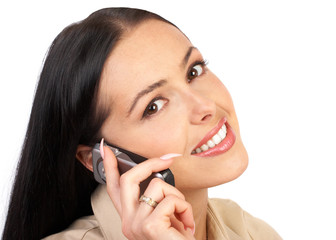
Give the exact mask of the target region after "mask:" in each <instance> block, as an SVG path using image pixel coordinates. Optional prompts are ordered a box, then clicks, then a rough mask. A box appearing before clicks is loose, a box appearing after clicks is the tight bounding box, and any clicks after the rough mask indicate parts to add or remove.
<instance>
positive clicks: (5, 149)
mask: <svg viewBox="0 0 336 240" xmlns="http://www.w3.org/2000/svg"><path fill="white" fill-rule="evenodd" d="M5 2H6V3H5ZM137 2H140V1H133V2H131V1H87V2H86V1H65V0H62V1H24V0H21V1H15V0H13V1H2V2H1V6H0V9H1V14H0V31H1V37H0V66H1V72H0V76H1V78H0V81H1V85H0V106H1V118H0V134H1V138H0V151H1V157H0V161H1V167H0V191H1V195H0V209H1V214H0V219H1V222H0V229H1V232H2V228H3V222H4V219H5V212H6V211H5V209H6V207H7V205H8V199H9V192H10V187H11V183H12V181H13V178H14V173H13V172H14V169H15V165H16V162H17V159H18V156H19V152H20V148H21V145H22V142H23V137H24V134H25V129H26V126H27V122H28V119H29V113H30V108H31V103H32V99H33V95H34V89H35V86H36V81H37V79H38V75H39V72H40V69H41V64H42V60H43V58H44V55H45V53H46V51H47V49H48V47H49V45H50V43H51V42H52V40H53V39H54V38H55V36H56V35H57V34H58V33H59V32H60V31H61V30H62V29H63V28H64V27H65V26H67V25H68V24H70V23H72V22H74V21H78V20H81V19H83V18H85V17H86V16H87V15H88V14H90V13H91V12H93V11H94V10H97V9H99V8H102V7H108V6H132V7H139V8H144V9H147V10H151V11H154V12H156V13H158V14H160V15H162V16H163V17H165V18H167V19H168V20H170V21H172V22H173V23H175V24H176V25H177V26H179V27H180V28H181V30H182V31H184V32H185V33H186V35H187V36H188V37H189V38H190V39H191V40H192V42H193V43H194V44H195V45H196V46H197V47H198V48H199V49H200V50H201V52H202V53H203V55H204V56H205V58H206V59H208V60H209V67H210V69H212V71H213V72H215V73H216V74H217V76H218V77H219V78H220V79H222V81H223V83H224V84H225V85H226V86H227V87H228V89H229V90H230V92H231V94H232V97H233V100H234V102H235V106H236V111H237V114H238V117H239V120H240V125H241V133H242V137H243V140H244V143H245V146H246V148H247V150H248V152H249V156H250V165H249V168H248V170H247V171H246V172H245V173H244V174H243V176H241V177H240V178H239V179H237V180H235V181H233V182H232V183H228V184H225V185H223V186H220V187H215V188H213V189H211V190H210V197H221V198H231V199H233V200H234V201H236V202H238V203H239V204H240V205H241V206H242V207H243V208H244V209H245V210H247V211H248V212H250V213H251V214H253V215H255V216H258V217H260V218H262V219H264V220H265V221H267V222H268V223H269V224H271V225H272V226H273V227H274V228H275V229H276V230H277V231H278V232H279V233H280V235H282V237H283V238H284V239H333V238H334V239H335V236H334V227H335V224H336V220H335V216H336V206H335V203H336V196H335V185H336V174H335V171H336V163H335V161H336V153H335V151H336V140H335V136H336V110H335V105H336V94H335V93H334V92H335V90H336V85H335V80H336V44H335V43H336V14H335V13H336V6H335V3H334V1H326V0H315V1H309V0H305V1H303V0H302V1H300V0H282V1H267V0H264V1H262V0H256V1H248V0H245V1H206V2H205V1H171V0H170V1H154V0H153V1H141V3H137Z"/></svg>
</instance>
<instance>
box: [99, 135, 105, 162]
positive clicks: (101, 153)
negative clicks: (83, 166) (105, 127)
mask: <svg viewBox="0 0 336 240" xmlns="http://www.w3.org/2000/svg"><path fill="white" fill-rule="evenodd" d="M99 149H100V155H101V157H102V159H103V160H104V158H105V154H104V138H102V140H101V141H100V146H99Z"/></svg>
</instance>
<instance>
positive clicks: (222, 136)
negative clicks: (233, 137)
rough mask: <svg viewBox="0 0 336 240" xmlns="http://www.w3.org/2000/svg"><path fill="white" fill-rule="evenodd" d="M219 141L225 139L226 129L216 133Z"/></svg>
mask: <svg viewBox="0 0 336 240" xmlns="http://www.w3.org/2000/svg"><path fill="white" fill-rule="evenodd" d="M218 134H219V136H220V137H221V139H224V138H225V137H226V128H221V129H220V130H219V132H218Z"/></svg>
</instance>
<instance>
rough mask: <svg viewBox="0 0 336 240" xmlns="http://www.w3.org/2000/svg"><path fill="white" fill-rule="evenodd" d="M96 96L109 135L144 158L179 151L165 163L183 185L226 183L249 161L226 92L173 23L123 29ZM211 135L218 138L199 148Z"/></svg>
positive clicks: (110, 139) (104, 132)
mask: <svg viewBox="0 0 336 240" xmlns="http://www.w3.org/2000/svg"><path fill="white" fill-rule="evenodd" d="M99 98H100V101H101V102H102V103H103V104H107V106H108V107H109V108H110V115H109V116H108V118H107V120H106V121H105V122H104V124H103V126H102V135H103V137H104V138H105V139H106V141H108V142H109V143H111V144H114V145H117V146H119V147H121V148H124V149H127V150H130V151H132V152H135V153H138V154H139V155H142V156H145V157H147V158H152V157H160V156H162V155H164V154H167V153H180V154H182V156H181V157H178V158H175V160H174V163H173V165H172V166H171V168H170V169H171V170H172V172H173V174H174V176H175V182H176V186H177V187H178V188H179V189H180V190H183V189H196V188H205V187H212V186H215V185H218V184H222V183H225V182H228V181H231V180H233V179H235V178H237V177H238V176H240V175H241V174H242V172H243V171H244V170H245V169H246V167H247V162H248V160H247V153H246V151H245V148H244V145H243V143H242V141H241V138H240V133H239V126H238V121H237V117H236V113H235V110H234V107H233V103H232V100H231V97H230V94H229V92H228V91H227V89H226V88H225V86H224V85H223V84H222V82H221V81H220V80H219V79H218V78H217V77H216V76H215V75H214V74H213V73H212V72H211V71H210V70H209V69H208V68H207V67H206V66H205V64H204V59H203V57H202V55H201V53H200V52H199V50H197V48H196V47H194V46H193V45H192V44H191V42H190V41H189V40H188V39H187V38H186V37H185V36H184V35H183V34H182V33H181V32H180V31H179V30H178V29H177V28H175V27H174V26H172V25H169V24H167V23H164V22H161V21H158V20H149V21H146V22H144V23H142V24H140V25H138V26H137V27H136V28H134V29H132V30H131V31H128V32H126V33H125V34H124V35H123V38H122V39H121V40H120V41H119V42H118V44H117V46H116V48H115V49H114V50H113V51H112V53H111V55H110V56H109V58H108V60H107V61H106V63H105V66H104V70H103V74H102V81H101V85H100V89H99ZM221 128H223V130H221V131H220V132H219V130H220V129H221ZM230 128H232V129H231V130H230ZM225 130H227V134H226V135H225ZM225 136H226V137H225ZM213 137H214V139H213V140H214V141H215V142H216V141H221V142H220V143H219V144H218V145H216V146H215V147H213V145H215V144H211V142H208V144H205V145H206V146H203V147H200V145H203V143H207V141H208V140H210V139H211V138H213ZM223 137H225V138H224V140H222V138H223ZM216 143H218V142H216ZM207 147H208V148H209V147H212V148H209V150H206V149H207ZM197 148H198V149H197ZM196 149H197V150H196ZM200 149H203V150H206V151H203V150H201V151H202V152H201V153H195V152H200Z"/></svg>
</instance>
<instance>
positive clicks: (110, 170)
mask: <svg viewBox="0 0 336 240" xmlns="http://www.w3.org/2000/svg"><path fill="white" fill-rule="evenodd" d="M103 151H104V159H103V163H104V169H105V175H106V187H107V192H108V194H109V196H110V198H111V200H112V202H113V204H114V206H115V207H116V209H117V211H118V212H119V214H121V203H120V174H119V170H118V162H117V159H116V157H115V155H114V154H113V152H112V150H111V149H110V148H109V147H106V146H103Z"/></svg>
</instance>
